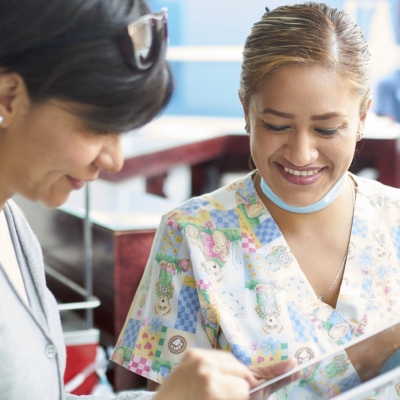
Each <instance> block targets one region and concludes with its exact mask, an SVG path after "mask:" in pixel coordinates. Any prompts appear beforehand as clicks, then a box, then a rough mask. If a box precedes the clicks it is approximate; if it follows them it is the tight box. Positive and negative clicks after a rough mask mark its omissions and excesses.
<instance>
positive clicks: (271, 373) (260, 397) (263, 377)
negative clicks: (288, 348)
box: [249, 358, 301, 400]
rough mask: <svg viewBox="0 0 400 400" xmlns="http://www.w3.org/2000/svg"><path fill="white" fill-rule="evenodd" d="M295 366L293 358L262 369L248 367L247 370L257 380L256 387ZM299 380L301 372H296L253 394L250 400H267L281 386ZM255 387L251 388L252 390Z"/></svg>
mask: <svg viewBox="0 0 400 400" xmlns="http://www.w3.org/2000/svg"><path fill="white" fill-rule="evenodd" d="M296 366H297V362H296V360H295V359H294V358H291V359H289V360H286V361H282V362H280V363H277V364H274V365H266V366H262V367H256V366H250V367H249V369H250V370H251V371H252V372H253V374H254V377H255V378H256V379H257V381H258V382H257V385H256V386H258V385H261V384H262V383H263V382H265V381H267V380H269V379H272V378H275V377H276V376H279V375H282V374H284V373H285V372H288V371H290V370H291V369H293V368H295V367H296ZM300 378H301V372H297V373H296V374H293V375H291V376H288V377H287V378H285V379H282V380H280V381H278V382H275V383H273V384H272V385H270V386H267V387H265V388H264V389H262V390H260V391H257V392H256V393H253V394H252V395H251V396H250V399H251V400H264V399H267V398H268V397H269V396H270V395H271V394H272V393H274V392H276V391H277V390H279V389H280V388H282V387H283V386H286V385H289V384H290V383H292V382H294V381H296V380H298V379H300ZM253 387H255V386H252V387H251V388H253Z"/></svg>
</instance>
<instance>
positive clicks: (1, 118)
mask: <svg viewBox="0 0 400 400" xmlns="http://www.w3.org/2000/svg"><path fill="white" fill-rule="evenodd" d="M3 121H4V117H3V116H2V115H0V125H1V124H2V123H3Z"/></svg>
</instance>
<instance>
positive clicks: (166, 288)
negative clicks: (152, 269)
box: [154, 260, 176, 317]
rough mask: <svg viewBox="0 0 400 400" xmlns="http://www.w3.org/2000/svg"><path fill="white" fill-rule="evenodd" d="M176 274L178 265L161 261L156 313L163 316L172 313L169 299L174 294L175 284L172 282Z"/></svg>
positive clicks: (157, 285) (157, 284)
mask: <svg viewBox="0 0 400 400" xmlns="http://www.w3.org/2000/svg"><path fill="white" fill-rule="evenodd" d="M174 275H176V265H175V264H174V263H172V262H167V261H165V260H162V261H161V262H160V275H159V277H158V281H157V283H156V293H157V297H158V300H157V302H156V304H155V307H154V309H155V311H156V313H157V314H158V315H160V316H162V317H167V316H168V315H169V314H170V313H171V305H170V303H169V300H170V299H171V297H172V295H173V294H174V284H173V283H172V280H173V278H174Z"/></svg>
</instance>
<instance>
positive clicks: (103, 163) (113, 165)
mask: <svg viewBox="0 0 400 400" xmlns="http://www.w3.org/2000/svg"><path fill="white" fill-rule="evenodd" d="M94 164H95V165H96V167H97V168H99V169H100V170H102V171H104V172H107V173H108V174H115V173H117V172H118V171H120V170H121V168H122V166H123V165H124V157H123V154H122V145H121V136H120V135H118V134H109V135H106V136H104V144H103V147H102V149H101V151H100V153H99V154H98V156H97V158H96V159H95V161H94Z"/></svg>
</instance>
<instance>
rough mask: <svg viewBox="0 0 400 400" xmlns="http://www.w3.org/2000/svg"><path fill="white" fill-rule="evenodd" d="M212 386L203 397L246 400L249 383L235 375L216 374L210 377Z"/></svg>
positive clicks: (221, 399)
mask: <svg viewBox="0 0 400 400" xmlns="http://www.w3.org/2000/svg"><path fill="white" fill-rule="evenodd" d="M211 382H212V388H211V390H210V391H209V392H208V393H207V396H204V397H203V398H202V400H204V399H210V398H212V399H214V398H215V399H218V400H225V399H226V400H247V399H249V396H250V395H249V391H250V385H249V383H248V382H247V380H246V379H238V377H237V376H236V375H226V374H223V373H221V374H217V375H215V376H214V377H213V379H212V381H211Z"/></svg>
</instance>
